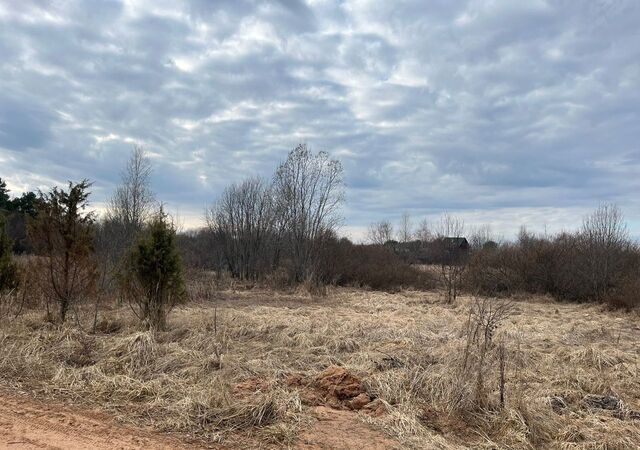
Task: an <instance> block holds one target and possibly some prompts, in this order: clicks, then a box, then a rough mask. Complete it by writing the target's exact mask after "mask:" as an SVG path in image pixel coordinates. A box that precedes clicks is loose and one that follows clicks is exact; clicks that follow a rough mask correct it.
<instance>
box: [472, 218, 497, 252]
mask: <svg viewBox="0 0 640 450" xmlns="http://www.w3.org/2000/svg"><path fill="white" fill-rule="evenodd" d="M490 242H495V239H494V238H493V232H492V231H491V225H488V224H485V225H480V226H477V227H473V228H472V229H471V232H470V233H469V244H470V245H471V248H473V249H474V250H479V249H481V248H483V247H484V246H485V245H487V244H488V243H490Z"/></svg>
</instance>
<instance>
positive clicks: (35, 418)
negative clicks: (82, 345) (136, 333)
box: [0, 390, 399, 450]
mask: <svg viewBox="0 0 640 450" xmlns="http://www.w3.org/2000/svg"><path fill="white" fill-rule="evenodd" d="M312 415H313V416H314V417H315V418H316V419H317V421H316V422H315V424H314V425H312V426H311V428H310V429H308V430H306V431H304V432H303V433H302V434H301V435H300V438H299V441H298V442H297V443H296V444H295V445H294V448H296V449H300V450H324V449H332V450H347V449H348V450H351V449H371V450H386V449H397V448H399V446H398V444H397V443H396V442H394V441H392V440H390V439H388V438H386V437H385V436H383V435H382V434H380V433H379V432H377V431H374V430H372V429H370V428H369V427H367V426H366V425H365V424H363V423H362V422H360V421H358V419H357V418H356V417H355V414H354V413H353V412H350V411H339V410H335V409H331V408H326V407H317V408H315V409H314V411H313V414H312ZM257 447H264V446H261V445H258V443H247V442H245V443H244V444H242V445H239V446H237V448H257ZM187 448H188V449H196V448H204V447H200V446H198V445H197V444H194V443H189V444H187V443H185V442H181V441H180V440H178V439H174V438H171V437H169V436H163V435H161V434H159V433H156V432H153V431H150V430H145V429H138V428H132V427H128V426H125V425H122V424H118V423H116V422H115V421H114V419H113V418H111V417H109V416H108V415H106V414H103V413H98V412H94V411H89V410H85V409H81V408H75V407H74V408H71V407H68V406H65V405H62V404H58V403H51V402H49V403H44V402H39V401H36V400H34V399H32V398H30V397H27V396H17V395H14V394H10V393H7V392H6V391H4V390H0V449H12V450H17V449H20V450H22V449H47V450H54V449H56V450H57V449H64V450H86V449H95V450H103V449H109V450H115V449H117V450H132V449H176V450H180V449H187ZM207 448H210V447H207ZM216 448H217V447H216ZM220 448H223V447H220Z"/></svg>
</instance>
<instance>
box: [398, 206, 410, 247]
mask: <svg viewBox="0 0 640 450" xmlns="http://www.w3.org/2000/svg"><path fill="white" fill-rule="evenodd" d="M412 236H413V231H412V225H411V216H410V215H409V213H407V212H405V213H403V214H402V217H401V218H400V225H399V226H398V241H400V242H404V243H406V242H409V241H410V240H411V239H412Z"/></svg>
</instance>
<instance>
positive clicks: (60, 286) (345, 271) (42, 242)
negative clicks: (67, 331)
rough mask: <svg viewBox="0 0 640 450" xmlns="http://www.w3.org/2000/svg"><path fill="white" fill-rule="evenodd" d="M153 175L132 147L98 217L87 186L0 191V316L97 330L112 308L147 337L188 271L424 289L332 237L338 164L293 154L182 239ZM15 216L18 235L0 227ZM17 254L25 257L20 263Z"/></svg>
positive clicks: (384, 260)
mask: <svg viewBox="0 0 640 450" xmlns="http://www.w3.org/2000/svg"><path fill="white" fill-rule="evenodd" d="M151 173H152V166H151V162H150V160H149V158H148V157H147V155H146V154H145V152H144V150H143V149H141V148H138V147H136V148H134V150H133V152H132V155H131V158H130V159H129V161H128V162H127V164H126V166H125V168H124V170H123V172H122V174H121V180H120V184H119V185H118V186H117V188H116V190H115V192H114V193H113V195H112V197H111V199H110V201H109V203H108V206H107V209H106V211H105V214H103V216H102V217H98V216H97V215H96V214H95V213H94V212H92V211H91V209H90V207H89V206H90V205H89V197H90V194H91V186H92V184H91V183H90V182H89V181H87V180H83V181H80V182H77V183H73V182H69V184H68V185H67V186H66V187H62V188H61V187H54V188H52V189H51V190H49V191H46V192H40V191H38V192H37V193H28V194H25V195H23V196H22V197H20V198H17V199H11V198H10V197H9V195H8V191H7V190H6V186H5V185H4V183H3V184H2V189H3V190H2V191H1V192H2V194H3V197H2V201H3V203H2V204H3V209H2V211H0V315H2V314H3V311H5V312H6V311H7V308H4V306H6V305H7V304H9V305H11V304H13V305H15V304H17V303H19V305H18V306H17V309H18V310H21V309H22V306H23V305H24V302H25V299H27V298H28V299H30V300H29V301H30V302H31V303H38V304H42V305H44V307H45V308H46V311H47V317H48V318H49V320H52V321H56V322H65V321H67V320H69V317H70V316H73V317H74V318H75V320H79V317H80V316H81V315H82V314H80V313H81V311H84V315H85V316H86V311H87V310H88V309H90V310H92V311H93V323H92V324H91V326H92V327H93V328H94V329H95V328H96V327H98V326H99V323H98V316H99V314H98V312H99V310H100V307H101V305H102V304H104V303H108V302H110V301H113V300H114V299H115V300H116V301H118V302H127V303H128V304H129V305H130V306H131V309H132V311H133V312H134V313H135V314H136V316H137V317H138V318H139V319H140V321H141V322H142V323H143V324H144V325H145V326H146V327H149V328H157V329H162V328H164V326H165V321H166V315H167V314H168V312H169V311H170V310H171V308H172V307H173V306H174V305H176V304H178V303H180V302H182V301H184V300H185V299H186V297H187V291H186V289H185V276H184V273H185V268H186V269H191V268H193V269H209V270H212V271H214V272H215V274H212V275H216V276H222V275H224V274H228V276H231V277H233V278H235V279H238V280H241V281H243V282H246V283H265V284H268V285H271V286H275V287H283V286H296V285H299V284H305V285H306V286H307V287H308V288H309V289H310V290H313V292H322V290H323V289H324V287H325V286H327V285H329V284H334V285H350V286H367V287H371V288H374V289H398V288H402V287H416V288H427V287H433V281H432V277H430V276H429V275H428V274H427V273H425V272H422V271H419V270H417V269H415V268H412V267H410V266H409V265H408V264H406V263H405V262H403V261H402V260H401V259H400V258H398V257H397V255H395V254H394V253H393V251H391V250H389V249H386V248H380V247H378V246H358V245H354V244H352V243H351V242H349V241H348V240H347V239H338V237H337V235H336V229H337V226H338V225H339V223H340V220H341V217H340V215H339V213H340V208H341V206H342V203H343V201H344V184H343V178H342V177H343V173H342V166H341V164H340V162H339V161H337V160H334V159H331V158H330V157H329V155H328V154H327V153H325V152H318V153H314V152H311V151H310V150H309V149H308V148H307V146H306V145H299V146H297V147H296V148H295V149H293V150H292V151H291V152H290V153H289V154H288V156H287V158H286V160H285V161H283V162H282V163H281V164H280V165H279V166H278V167H277V170H276V171H275V174H274V175H273V177H272V178H271V179H270V180H266V179H261V178H258V177H252V178H248V179H246V180H244V181H241V182H239V183H235V184H232V185H230V186H229V187H227V189H225V190H224V192H223V193H222V194H221V196H220V197H219V198H218V199H216V200H215V201H214V202H213V204H212V205H211V207H210V208H209V209H208V211H207V213H206V218H205V219H206V224H207V226H206V227H205V228H203V229H202V230H198V231H193V232H188V233H183V234H178V233H177V232H176V229H175V226H174V224H173V222H172V219H171V217H170V216H169V215H167V214H166V213H165V211H164V209H163V207H162V204H161V203H160V202H158V201H157V199H156V197H155V195H154V193H153V192H152V190H151V187H150V186H151V183H150V180H151ZM16 216H20V217H21V218H22V222H21V227H22V228H21V229H20V230H19V232H17V233H16V232H15V230H13V229H10V227H8V226H6V225H5V221H6V219H7V218H12V217H16ZM16 236H17V237H18V238H20V239H21V240H22V242H23V247H21V248H19V249H16V248H15V245H14V243H15V242H16ZM18 252H26V253H27V254H28V256H25V257H23V258H21V260H20V263H21V264H16V261H15V258H14V257H13V254H14V253H18ZM185 266H186V267H185ZM18 293H21V295H22V297H21V299H18V298H17V295H18ZM3 305H4V306H3ZM3 308H4V309H3Z"/></svg>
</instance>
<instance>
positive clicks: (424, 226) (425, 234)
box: [415, 218, 433, 243]
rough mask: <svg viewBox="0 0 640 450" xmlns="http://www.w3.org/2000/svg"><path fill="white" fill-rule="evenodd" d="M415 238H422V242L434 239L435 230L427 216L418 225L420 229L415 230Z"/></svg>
mask: <svg viewBox="0 0 640 450" xmlns="http://www.w3.org/2000/svg"><path fill="white" fill-rule="evenodd" d="M415 238H416V239H418V240H420V241H421V242H423V243H424V242H430V241H431V240H433V232H432V231H431V225H430V224H429V221H428V220H427V219H426V218H425V219H422V221H420V224H419V225H418V229H417V230H416V231H415Z"/></svg>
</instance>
